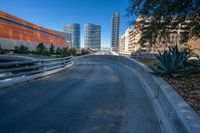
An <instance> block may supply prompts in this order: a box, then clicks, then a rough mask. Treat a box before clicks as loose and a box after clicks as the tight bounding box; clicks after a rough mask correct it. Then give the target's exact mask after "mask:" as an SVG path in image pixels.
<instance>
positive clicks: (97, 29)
mask: <svg viewBox="0 0 200 133" xmlns="http://www.w3.org/2000/svg"><path fill="white" fill-rule="evenodd" d="M84 47H85V48H91V49H94V50H100V49H101V26H99V25H95V24H90V23H89V24H85V25H84Z"/></svg>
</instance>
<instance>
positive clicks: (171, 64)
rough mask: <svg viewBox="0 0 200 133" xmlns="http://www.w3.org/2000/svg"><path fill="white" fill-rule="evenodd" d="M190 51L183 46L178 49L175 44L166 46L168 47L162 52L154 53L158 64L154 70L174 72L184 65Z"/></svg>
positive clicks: (165, 72)
mask: <svg viewBox="0 0 200 133" xmlns="http://www.w3.org/2000/svg"><path fill="white" fill-rule="evenodd" d="M190 53H191V50H190V49H188V48H184V49H181V50H179V48H178V46H177V45H175V46H168V49H165V50H164V51H163V53H161V52H160V51H159V55H156V58H157V59H158V61H159V64H158V65H157V66H156V69H155V70H156V72H159V73H163V74H169V75H174V74H176V73H177V72H178V71H179V70H180V69H182V68H183V67H184V66H185V65H186V62H187V61H188V58H189V57H190Z"/></svg>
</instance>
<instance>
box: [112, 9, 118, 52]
mask: <svg viewBox="0 0 200 133" xmlns="http://www.w3.org/2000/svg"><path fill="white" fill-rule="evenodd" d="M119 26H120V14H119V13H118V12H116V13H114V14H113V15H112V35H111V36H112V39H111V47H112V50H113V51H118V49H119Z"/></svg>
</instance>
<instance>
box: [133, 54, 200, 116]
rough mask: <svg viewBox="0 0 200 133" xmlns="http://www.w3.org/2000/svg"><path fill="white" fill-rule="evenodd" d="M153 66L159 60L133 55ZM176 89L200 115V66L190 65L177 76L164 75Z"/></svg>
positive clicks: (136, 58)
mask: <svg viewBox="0 0 200 133" xmlns="http://www.w3.org/2000/svg"><path fill="white" fill-rule="evenodd" d="M132 58H133V59H135V60H137V61H139V62H141V63H143V64H145V65H147V66H149V67H150V68H152V67H153V66H154V65H155V64H156V63H158V62H157V60H156V59H153V58H140V57H132ZM161 77H162V78H163V79H164V80H165V81H166V82H168V83H169V84H170V85H171V86H172V87H173V88H174V89H175V91H176V92H177V93H178V94H179V95H181V96H182V97H183V99H184V100H185V101H186V102H187V103H188V104H189V105H190V106H191V107H192V108H193V109H194V110H195V111H196V112H197V113H198V114H199V115H200V67H188V68H187V69H186V70H185V71H184V72H183V73H181V74H180V75H178V76H177V77H172V76H167V75H162V76H161Z"/></svg>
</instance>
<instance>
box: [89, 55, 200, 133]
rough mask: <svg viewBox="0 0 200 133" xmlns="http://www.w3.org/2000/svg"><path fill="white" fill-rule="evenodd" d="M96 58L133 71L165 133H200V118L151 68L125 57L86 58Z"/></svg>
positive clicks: (102, 56)
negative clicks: (124, 66) (122, 65)
mask: <svg viewBox="0 0 200 133" xmlns="http://www.w3.org/2000/svg"><path fill="white" fill-rule="evenodd" d="M96 57H98V59H103V60H109V61H113V62H115V63H116V62H117V63H121V64H124V65H127V66H128V67H131V68H132V69H133V71H134V72H135V73H136V75H137V76H138V78H139V80H140V82H142V84H143V86H144V88H145V91H146V93H147V95H148V97H149V99H150V100H151V103H152V105H153V107H154V110H155V113H156V115H157V118H158V122H159V125H160V127H161V130H162V132H163V133H200V116H199V115H198V114H197V113H196V112H195V111H194V110H193V109H192V108H191V107H190V106H189V105H188V104H187V103H186V102H185V101H184V100H183V98H182V97H181V96H180V95H178V94H177V93H176V92H175V91H174V89H173V88H172V87H171V86H170V85H169V84H168V83H166V82H165V81H164V80H163V79H161V78H160V77H158V76H155V75H152V74H150V73H149V72H152V70H151V69H150V68H148V67H147V66H145V65H144V64H141V63H139V62H137V61H135V60H133V59H131V58H128V57H124V56H112V55H93V56H88V57H86V58H96ZM99 57H100V58H99Z"/></svg>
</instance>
